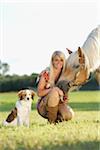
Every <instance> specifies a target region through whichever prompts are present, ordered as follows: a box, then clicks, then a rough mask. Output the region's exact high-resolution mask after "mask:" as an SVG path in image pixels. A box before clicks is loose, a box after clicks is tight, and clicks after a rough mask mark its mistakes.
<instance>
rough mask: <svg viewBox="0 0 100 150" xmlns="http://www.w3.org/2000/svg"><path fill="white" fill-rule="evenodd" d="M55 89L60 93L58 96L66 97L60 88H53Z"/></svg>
mask: <svg viewBox="0 0 100 150" xmlns="http://www.w3.org/2000/svg"><path fill="white" fill-rule="evenodd" d="M53 88H55V89H56V90H57V91H58V94H59V95H60V96H64V93H63V91H62V90H61V89H59V88H58V87H53Z"/></svg>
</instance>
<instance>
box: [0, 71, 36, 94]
mask: <svg viewBox="0 0 100 150" xmlns="http://www.w3.org/2000/svg"><path fill="white" fill-rule="evenodd" d="M36 77H37V74H32V75H30V76H28V75H23V76H18V75H12V76H10V75H6V76H0V92H8V91H18V90H20V89H24V88H28V87H31V88H35V80H36Z"/></svg>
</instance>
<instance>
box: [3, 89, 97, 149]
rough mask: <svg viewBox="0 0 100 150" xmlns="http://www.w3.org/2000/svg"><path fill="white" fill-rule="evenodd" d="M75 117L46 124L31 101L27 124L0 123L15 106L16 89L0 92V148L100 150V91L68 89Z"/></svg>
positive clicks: (34, 102) (34, 103)
mask: <svg viewBox="0 0 100 150" xmlns="http://www.w3.org/2000/svg"><path fill="white" fill-rule="evenodd" d="M69 99H70V100H69V105H70V106H71V107H72V108H73V110H74V111H75V117H74V118H73V119H72V120H71V121H68V122H62V123H59V124H57V125H53V124H52V125H50V124H49V123H47V120H45V119H43V118H42V117H41V116H39V115H38V113H37V111H36V102H37V97H35V100H34V101H33V104H32V112H31V116H30V118H31V120H30V127H29V128H26V127H4V126H2V121H3V120H4V119H5V118H6V116H7V115H8V113H9V112H10V110H11V109H12V108H13V107H14V106H15V102H16V100H17V93H0V150H100V144H99V143H100V92H99V91H88V92H71V93H70V95H69Z"/></svg>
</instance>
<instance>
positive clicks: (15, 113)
mask: <svg viewBox="0 0 100 150" xmlns="http://www.w3.org/2000/svg"><path fill="white" fill-rule="evenodd" d="M34 96H35V92H34V91H33V90H28V89H25V90H21V91H19V92H18V97H19V100H18V101H17V102H16V105H15V108H14V109H13V110H12V111H11V113H10V114H9V115H8V117H7V118H6V120H4V121H3V125H4V126H7V125H18V126H21V125H25V126H27V127H29V116H30V111H31V105H32V99H33V98H34Z"/></svg>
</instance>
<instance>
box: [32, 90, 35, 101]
mask: <svg viewBox="0 0 100 150" xmlns="http://www.w3.org/2000/svg"><path fill="white" fill-rule="evenodd" d="M31 96H32V99H34V96H35V92H34V91H33V90H32V91H31Z"/></svg>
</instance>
